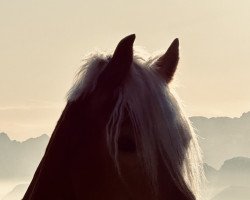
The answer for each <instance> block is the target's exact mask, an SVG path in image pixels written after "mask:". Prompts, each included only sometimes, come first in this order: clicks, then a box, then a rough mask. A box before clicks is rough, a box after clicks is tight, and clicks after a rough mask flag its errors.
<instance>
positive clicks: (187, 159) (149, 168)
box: [68, 52, 203, 199]
mask: <svg viewBox="0 0 250 200" xmlns="http://www.w3.org/2000/svg"><path fill="white" fill-rule="evenodd" d="M109 58H110V55H109V54H106V53H100V52H96V53H93V54H90V55H89V56H87V57H86V58H85V59H84V64H83V66H82V67H81V69H80V72H79V73H78V76H77V78H76V82H75V84H74V85H73V87H72V88H71V90H70V91H69V93H68V101H75V100H77V99H78V98H79V97H80V95H82V94H83V92H85V91H93V90H94V89H95V86H96V82H97V79H98V77H99V75H100V74H101V73H102V71H103V70H104V69H105V66H106V65H107V63H108V60H109ZM157 58H158V56H156V57H153V58H152V57H151V58H143V57H142V56H140V55H138V54H136V52H135V56H134V61H133V64H132V67H131V70H130V73H129V75H128V77H127V78H126V81H125V84H124V85H123V86H122V87H120V88H119V94H118V99H117V101H116V104H115V106H114V109H113V112H112V113H111V116H110V119H109V123H108V124H107V126H106V134H107V144H108V147H109V149H110V153H111V156H112V158H114V161H115V163H116V165H117V166H119V162H118V160H117V155H118V137H119V134H120V128H121V123H122V121H123V118H124V113H125V111H127V113H128V115H129V117H130V120H131V122H132V125H133V128H134V129H135V132H136V134H135V137H136V141H137V142H138V141H139V143H140V148H139V152H138V155H140V156H141V158H142V161H143V164H144V165H143V166H145V170H146V172H147V173H148V175H149V176H150V178H151V181H152V184H153V185H154V186H155V188H157V178H158V168H157V166H158V163H159V161H158V160H159V158H160V159H161V160H162V161H163V164H164V166H165V168H166V169H167V170H168V171H169V173H170V175H171V177H172V178H173V180H174V182H175V184H176V185H177V187H178V188H179V189H180V190H181V191H182V192H184V193H186V195H188V196H189V195H190V194H189V192H188V191H189V190H191V191H192V192H193V194H194V195H195V197H196V199H200V186H201V183H202V179H203V167H202V166H203V164H202V159H201V151H200V148H199V145H198V142H197V135H196V134H195V133H194V131H193V128H192V126H191V124H190V122H189V120H188V118H187V117H186V115H185V114H184V112H183V110H182V108H181V104H180V102H179V100H178V98H177V96H176V95H175V94H174V92H173V91H172V90H170V87H169V85H167V84H166V83H165V81H164V80H163V78H161V77H160V75H159V74H158V73H156V71H155V69H154V67H153V66H154V62H155V60H156V59H157ZM118 168H119V167H118Z"/></svg>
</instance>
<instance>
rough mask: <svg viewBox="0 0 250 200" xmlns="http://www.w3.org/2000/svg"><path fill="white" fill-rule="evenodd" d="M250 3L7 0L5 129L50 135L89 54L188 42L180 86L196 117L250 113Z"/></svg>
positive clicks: (1, 83) (1, 3)
mask: <svg viewBox="0 0 250 200" xmlns="http://www.w3.org/2000/svg"><path fill="white" fill-rule="evenodd" d="M249 9H250V1H248V0H241V1H233V0H210V1H205V0H191V1H185V0H182V1H180V0H171V1H170V0H154V1H145V0H144V1H141V0H137V1H135V0H126V1H122V0H106V1H95V0H91V1H87V0H81V1H80V0H71V1H66V0H53V1H49V0H22V1H19V0H11V1H10V0H0V26H1V28H0V54H1V57H0V92H1V95H0V132H1V131H2V132H6V133H7V134H8V135H9V136H10V137H11V138H12V139H16V140H24V139H26V138H29V137H36V136H39V135H41V134H44V133H46V134H48V135H50V134H51V133H52V131H53V129H54V126H55V124H56V122H57V120H58V118H59V117H60V114H61V112H62V110H63V108H64V106H65V102H66V98H65V96H66V93H67V91H68V90H69V88H70V87H71V86H72V84H73V80H74V76H75V74H76V72H77V70H78V69H79V67H80V66H81V63H82V59H83V58H84V55H86V54H87V53H89V52H91V51H93V50H95V49H102V50H112V49H114V48H115V46H116V44H117V43H118V42H119V40H120V39H121V38H123V37H125V36H126V35H128V34H131V33H135V34H136V36H137V38H136V41H135V46H141V47H143V48H145V49H146V50H147V51H148V52H149V53H153V52H160V51H162V52H163V51H165V50H166V49H167V48H168V46H169V45H170V43H171V42H172V40H173V39H174V38H176V37H178V38H179V39H180V63H179V66H178V70H177V73H176V76H175V79H174V81H173V83H172V85H175V86H176V91H177V93H178V94H179V96H180V98H181V99H182V101H183V102H184V104H185V109H186V112H187V113H188V115H189V116H197V115H199V116H205V117H217V116H229V117H239V116H241V114H242V113H243V112H247V111H250V92H249V91H250V84H249V80H250V79H249V75H250V59H249V52H250V40H249V36H250V24H249V23H250V12H249Z"/></svg>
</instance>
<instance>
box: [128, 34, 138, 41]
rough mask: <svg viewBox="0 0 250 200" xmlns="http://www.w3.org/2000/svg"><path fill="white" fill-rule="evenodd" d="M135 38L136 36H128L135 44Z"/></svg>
mask: <svg viewBox="0 0 250 200" xmlns="http://www.w3.org/2000/svg"><path fill="white" fill-rule="evenodd" d="M135 38H136V36H135V34H131V35H128V36H127V39H129V40H130V41H131V42H134V41H135Z"/></svg>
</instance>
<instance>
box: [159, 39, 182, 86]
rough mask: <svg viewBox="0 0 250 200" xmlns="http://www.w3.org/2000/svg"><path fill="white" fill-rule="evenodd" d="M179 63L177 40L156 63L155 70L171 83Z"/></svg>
mask: <svg viewBox="0 0 250 200" xmlns="http://www.w3.org/2000/svg"><path fill="white" fill-rule="evenodd" d="M178 61H179V40H178V38H176V39H175V40H174V41H173V42H172V44H171V45H170V47H169V48H168V50H167V51H166V53H165V54H164V55H162V56H161V57H160V58H159V59H158V60H157V61H156V63H155V68H156V70H157V71H158V72H159V74H160V75H161V76H162V77H163V78H164V79H165V81H166V83H169V82H170V81H171V80H172V79H173V76H174V73H175V71H176V68H177V65H178Z"/></svg>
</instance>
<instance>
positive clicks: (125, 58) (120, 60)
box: [99, 34, 135, 88]
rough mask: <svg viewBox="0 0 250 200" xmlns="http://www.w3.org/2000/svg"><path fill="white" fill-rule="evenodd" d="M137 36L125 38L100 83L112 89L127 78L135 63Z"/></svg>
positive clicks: (118, 46)
mask: <svg viewBox="0 0 250 200" xmlns="http://www.w3.org/2000/svg"><path fill="white" fill-rule="evenodd" d="M134 41H135V34H132V35H129V36H127V37H125V38H123V39H122V40H121V41H120V42H119V43H118V45H117V47H116V49H115V51H114V54H113V56H112V58H111V60H110V61H109V63H108V64H107V66H106V68H105V69H104V71H103V72H102V74H101V75H100V77H99V82H101V84H104V85H105V86H108V87H110V88H113V87H117V86H119V85H120V84H121V83H122V82H123V81H124V79H125V78H126V76H127V74H128V72H129V71H130V67H131V64H132V62H133V44H134Z"/></svg>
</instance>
